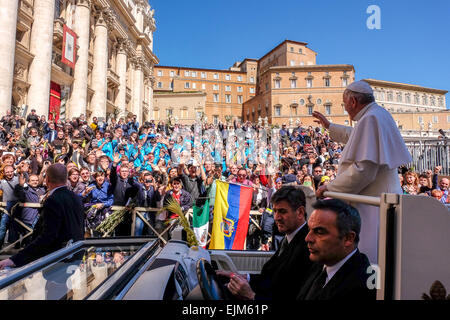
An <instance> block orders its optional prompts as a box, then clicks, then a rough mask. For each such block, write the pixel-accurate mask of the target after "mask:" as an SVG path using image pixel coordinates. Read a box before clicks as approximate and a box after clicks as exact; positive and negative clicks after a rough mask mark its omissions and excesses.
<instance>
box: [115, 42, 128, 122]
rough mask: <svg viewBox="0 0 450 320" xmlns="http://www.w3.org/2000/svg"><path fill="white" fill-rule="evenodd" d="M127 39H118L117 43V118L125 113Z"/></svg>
mask: <svg viewBox="0 0 450 320" xmlns="http://www.w3.org/2000/svg"><path fill="white" fill-rule="evenodd" d="M128 47H129V40H128V39H119V43H118V45H117V74H118V75H119V83H120V84H119V92H118V93H117V98H116V105H117V107H118V108H119V110H120V114H119V118H120V117H124V116H125V115H126V113H127V98H126V96H127V58H128V57H127V49H128Z"/></svg>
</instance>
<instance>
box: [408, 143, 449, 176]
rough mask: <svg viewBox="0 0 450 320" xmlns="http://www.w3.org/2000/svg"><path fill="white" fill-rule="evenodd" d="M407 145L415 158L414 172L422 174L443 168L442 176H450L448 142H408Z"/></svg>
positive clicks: (413, 163)
mask: <svg viewBox="0 0 450 320" xmlns="http://www.w3.org/2000/svg"><path fill="white" fill-rule="evenodd" d="M405 144H406V147H407V148H408V150H409V152H410V153H411V156H412V158H413V162H412V163H411V165H412V166H414V171H416V172H420V173H422V172H425V171H426V170H428V169H431V170H433V168H434V167H436V166H442V171H441V174H442V175H445V176H448V175H450V146H448V145H447V140H445V141H442V140H420V141H406V142H405Z"/></svg>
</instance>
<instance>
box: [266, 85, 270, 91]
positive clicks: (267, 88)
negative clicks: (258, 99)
mask: <svg viewBox="0 0 450 320" xmlns="http://www.w3.org/2000/svg"><path fill="white" fill-rule="evenodd" d="M267 90H269V84H268V83H266V91H267Z"/></svg>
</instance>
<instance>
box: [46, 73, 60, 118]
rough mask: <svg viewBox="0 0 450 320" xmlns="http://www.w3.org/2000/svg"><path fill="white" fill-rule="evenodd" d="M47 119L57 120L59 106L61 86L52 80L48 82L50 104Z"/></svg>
mask: <svg viewBox="0 0 450 320" xmlns="http://www.w3.org/2000/svg"><path fill="white" fill-rule="evenodd" d="M49 107H50V108H49V113H48V120H54V121H55V122H56V121H58V120H59V113H60V108H61V86H60V85H59V84H57V83H55V82H53V81H51V82H50V104H49Z"/></svg>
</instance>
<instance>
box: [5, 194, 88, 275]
mask: <svg viewBox="0 0 450 320" xmlns="http://www.w3.org/2000/svg"><path fill="white" fill-rule="evenodd" d="M35 230H36V231H35V232H36V233H35V237H34V239H33V241H32V242H31V243H30V244H29V245H28V246H26V247H25V248H24V249H23V250H22V251H20V252H19V253H17V254H16V255H14V256H12V257H11V258H10V259H11V260H12V261H13V262H14V264H15V265H16V266H17V267H21V266H23V265H25V264H27V263H29V262H31V261H33V260H36V259H38V258H41V257H43V256H45V255H47V254H50V253H52V252H54V251H56V250H59V249H61V248H62V247H64V246H65V245H66V243H67V242H68V241H69V240H73V242H76V241H80V240H82V239H83V238H84V211H83V205H82V203H81V198H80V197H79V196H77V195H75V194H74V193H73V192H72V191H69V190H68V189H67V188H66V187H62V188H59V189H57V190H55V191H54V192H53V194H52V195H51V196H50V197H48V199H47V200H46V201H45V202H44V206H43V209H42V213H41V217H40V219H39V222H38V223H37V225H36V229H35Z"/></svg>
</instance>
